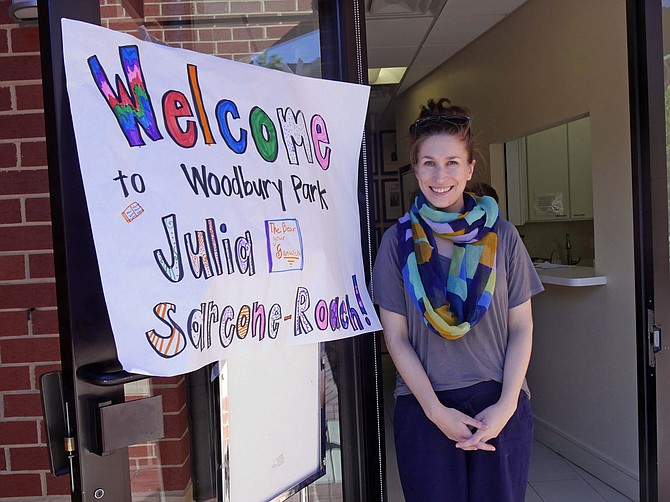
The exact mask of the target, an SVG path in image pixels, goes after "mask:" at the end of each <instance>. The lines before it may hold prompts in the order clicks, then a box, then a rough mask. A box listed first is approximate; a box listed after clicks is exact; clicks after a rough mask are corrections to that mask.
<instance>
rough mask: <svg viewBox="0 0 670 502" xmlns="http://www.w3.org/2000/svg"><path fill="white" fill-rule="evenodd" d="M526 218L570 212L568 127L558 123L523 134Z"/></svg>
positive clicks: (561, 215)
mask: <svg viewBox="0 0 670 502" xmlns="http://www.w3.org/2000/svg"><path fill="white" fill-rule="evenodd" d="M526 159H527V169H528V171H527V175H528V219H529V221H548V220H549V221H554V220H557V219H564V220H566V219H568V218H569V216H570V180H569V175H568V128H567V126H566V125H565V124H564V125H561V126H558V127H552V128H551V129H547V130H545V131H541V132H538V133H535V134H531V135H529V136H528V137H527V138H526Z"/></svg>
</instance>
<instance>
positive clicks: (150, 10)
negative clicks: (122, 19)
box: [144, 3, 161, 19]
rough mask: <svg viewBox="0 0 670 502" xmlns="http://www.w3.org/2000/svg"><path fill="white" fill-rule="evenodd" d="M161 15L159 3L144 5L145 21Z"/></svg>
mask: <svg viewBox="0 0 670 502" xmlns="http://www.w3.org/2000/svg"><path fill="white" fill-rule="evenodd" d="M160 15H161V8H160V4H157V3H145V4H144V17H145V19H148V18H151V17H159V16H160Z"/></svg>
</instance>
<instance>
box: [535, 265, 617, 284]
mask: <svg viewBox="0 0 670 502" xmlns="http://www.w3.org/2000/svg"><path fill="white" fill-rule="evenodd" d="M535 270H537V274H538V275H539V276H540V280H541V281H542V283H543V284H553V285H556V286H571V287H583V286H602V285H603V284H607V277H606V276H604V275H596V270H595V268H593V267H579V266H576V265H572V266H568V265H556V264H553V263H547V262H544V263H536V264H535Z"/></svg>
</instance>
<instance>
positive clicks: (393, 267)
mask: <svg viewBox="0 0 670 502" xmlns="http://www.w3.org/2000/svg"><path fill="white" fill-rule="evenodd" d="M397 243H398V238H397V231H396V225H394V226H392V227H391V228H389V229H388V230H387V231H386V232H385V233H384V236H383V238H382V242H381V244H380V246H379V252H378V253H377V258H376V260H375V265H374V270H373V276H372V281H373V286H374V289H373V291H374V302H375V303H376V304H378V305H379V306H380V307H382V308H384V309H386V310H389V311H391V312H395V313H397V314H401V315H403V316H405V317H407V322H408V326H409V340H410V343H411V344H412V346H413V347H414V350H415V351H416V353H417V355H418V356H419V359H420V360H421V363H422V364H423V367H424V369H425V370H426V373H427V374H428V378H429V379H430V381H431V383H432V385H433V389H434V390H436V391H441V390H451V389H459V388H463V387H468V386H470V385H474V384H477V383H479V382H485V381H488V380H495V381H497V382H502V380H503V367H504V363H505V352H506V350H507V338H508V331H507V318H508V311H509V309H510V308H512V307H516V306H518V305H521V304H522V303H524V302H526V301H527V300H529V299H530V298H531V296H533V295H535V294H537V293H539V292H541V291H543V290H544V287H543V286H542V283H541V282H540V278H539V277H538V276H537V272H536V271H535V269H534V268H533V264H532V262H531V260H530V257H529V256H528V252H527V251H526V248H525V246H524V245H523V242H522V241H521V237H520V236H519V232H518V231H517V229H516V228H515V227H514V225H512V224H511V223H510V222H508V221H506V220H503V219H502V218H501V219H500V220H499V224H498V250H497V255H496V267H497V270H496V285H495V289H494V292H493V299H492V301H491V305H490V307H489V309H488V311H487V312H486V314H485V315H484V317H483V318H482V319H481V321H479V323H477V325H476V326H475V327H474V328H472V330H470V332H468V333H466V334H465V336H462V337H461V338H459V339H457V340H447V339H445V338H442V337H441V336H440V335H438V334H436V333H434V332H433V331H431V330H430V329H429V328H428V327H427V326H426V325H425V324H424V322H423V316H422V315H421V313H420V312H419V310H418V308H417V307H416V306H415V305H414V303H413V302H412V298H411V297H410V295H409V293H408V292H407V290H406V289H405V285H404V282H403V279H402V271H401V270H402V269H401V267H400V265H399V263H398V252H397ZM449 263H450V259H449V258H446V257H444V256H440V264H441V265H442V268H443V270H444V271H445V276H446V273H447V272H448V270H449ZM523 389H524V390H525V391H526V392H528V386H527V385H526V382H525V381H524V384H523ZM405 394H411V391H410V390H409V388H408V387H407V385H405V382H404V381H403V379H402V377H401V376H400V375H399V374H398V375H397V378H396V390H395V395H396V396H398V395H405Z"/></svg>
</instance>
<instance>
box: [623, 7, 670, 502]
mask: <svg viewBox="0 0 670 502" xmlns="http://www.w3.org/2000/svg"><path fill="white" fill-rule="evenodd" d="M626 7H627V24H628V65H629V92H630V122H631V150H632V152H631V153H632V167H633V169H632V174H633V222H634V250H635V298H636V313H637V316H636V327H637V329H636V345H637V363H638V364H637V367H638V372H637V374H638V434H639V463H640V467H639V472H640V500H642V501H648V502H656V501H658V500H659V498H658V497H659V486H658V483H659V465H658V435H657V427H658V423H659V420H658V416H657V415H658V407H657V398H656V391H657V388H656V386H657V371H656V364H655V359H656V358H655V352H654V340H653V330H654V323H655V320H654V319H655V315H654V311H655V297H656V295H658V294H659V291H666V284H659V282H662V283H667V272H668V264H667V257H668V241H667V237H668V215H667V201H668V198H667V188H666V185H665V184H661V183H658V182H657V183H654V180H655V179H658V178H659V177H661V178H663V179H665V178H666V176H667V166H666V157H665V149H666V145H665V107H664V90H663V87H664V78H663V26H662V10H661V0H627V2H626ZM659 205H662V206H664V207H665V210H664V211H657V212H654V207H658V206H659ZM662 235H663V237H662ZM661 237H662V238H661ZM654 259H656V265H654ZM655 273H656V274H659V273H665V274H666V276H665V280H663V281H656V284H655ZM657 277H659V276H657ZM659 288H660V289H659ZM658 349H660V347H658Z"/></svg>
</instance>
